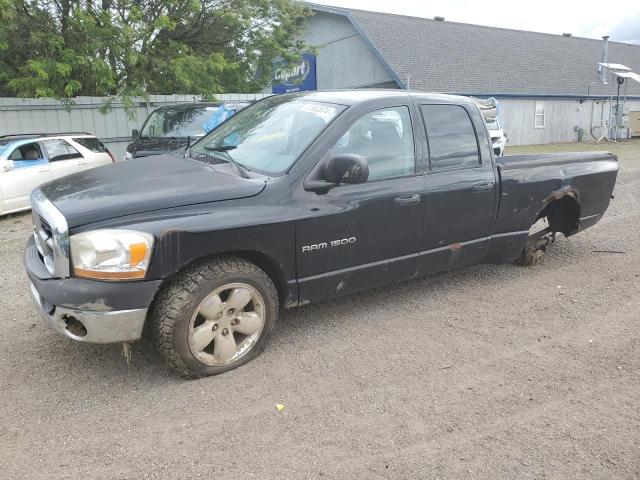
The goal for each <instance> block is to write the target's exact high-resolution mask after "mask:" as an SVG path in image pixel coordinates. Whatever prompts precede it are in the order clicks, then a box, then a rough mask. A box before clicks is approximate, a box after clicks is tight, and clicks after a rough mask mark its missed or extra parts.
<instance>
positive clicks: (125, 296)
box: [24, 238, 162, 343]
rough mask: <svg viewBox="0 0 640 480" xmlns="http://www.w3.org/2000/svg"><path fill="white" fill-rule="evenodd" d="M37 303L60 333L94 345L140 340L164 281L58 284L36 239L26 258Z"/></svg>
mask: <svg viewBox="0 0 640 480" xmlns="http://www.w3.org/2000/svg"><path fill="white" fill-rule="evenodd" d="M24 266H25V269H26V271H27V275H28V277H29V280H30V290H31V297H32V299H33V302H34V304H35V305H36V307H37V308H38V311H39V312H40V313H41V314H42V316H43V317H44V318H45V319H46V321H47V323H48V324H49V325H50V326H51V328H53V329H54V330H55V331H57V332H59V333H61V334H62V335H64V336H66V337H68V338H71V339H73V340H77V341H81V342H88V343H119V342H130V341H134V340H138V339H139V338H140V336H141V335H142V328H143V326H144V321H145V319H146V316H147V310H148V309H149V306H150V305H151V302H152V301H153V297H154V296H155V293H156V292H157V291H158V289H159V288H160V284H161V283H162V281H161V280H150V281H135V282H101V281H97V280H88V279H82V278H53V277H52V276H51V275H50V274H49V272H48V271H47V270H46V268H44V263H43V262H42V259H41V258H40V257H39V254H38V251H37V249H36V247H35V243H34V240H33V238H31V239H29V242H28V243H27V247H26V249H25V253H24Z"/></svg>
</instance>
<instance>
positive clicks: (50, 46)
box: [0, 0, 309, 108]
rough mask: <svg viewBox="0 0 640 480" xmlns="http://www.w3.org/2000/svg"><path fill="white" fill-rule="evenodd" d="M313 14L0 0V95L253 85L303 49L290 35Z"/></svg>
mask: <svg viewBox="0 0 640 480" xmlns="http://www.w3.org/2000/svg"><path fill="white" fill-rule="evenodd" d="M308 13H309V11H308V9H306V8H304V7H303V6H301V5H300V4H298V3H296V2H292V1H291V0H0V95H5V96H6V95H17V96H20V97H34V96H46V97H54V98H59V99H63V100H65V99H66V100H67V101H72V98H73V97H75V96H77V95H94V96H107V97H111V98H112V99H115V98H121V99H123V100H124V101H125V104H126V103H127V102H131V98H132V97H133V96H138V95H147V94H179V93H189V94H198V95H202V96H203V97H205V98H211V97H213V96H215V94H217V93H224V92H229V91H234V92H254V91H256V90H258V89H260V88H262V87H263V86H265V85H266V84H267V83H268V81H269V79H270V74H271V68H272V62H273V60H274V59H276V58H277V57H280V56H285V57H289V58H290V57H294V56H297V55H299V54H300V53H301V52H302V51H303V50H304V49H306V48H307V46H306V45H304V44H303V43H300V42H295V41H294V38H295V34H296V32H297V31H298V30H299V29H300V27H301V26H302V25H303V24H304V21H305V18H306V16H307V15H308ZM108 106H109V104H108V103H107V105H106V107H107V108H108Z"/></svg>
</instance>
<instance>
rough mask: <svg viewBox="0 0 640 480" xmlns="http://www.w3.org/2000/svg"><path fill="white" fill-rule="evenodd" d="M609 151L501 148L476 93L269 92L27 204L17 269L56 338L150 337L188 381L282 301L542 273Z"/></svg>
mask: <svg viewBox="0 0 640 480" xmlns="http://www.w3.org/2000/svg"><path fill="white" fill-rule="evenodd" d="M617 171H618V163H617V159H616V157H615V156H614V155H611V154H609V153H567V154H550V155H515V156H506V157H501V158H500V160H499V161H498V160H497V159H496V158H494V156H493V152H492V149H491V143H490V137H489V135H488V132H487V129H486V126H485V123H484V120H483V118H482V115H481V113H480V111H479V110H478V107H477V106H476V105H475V104H474V102H473V101H472V100H470V99H467V98H464V97H457V96H447V95H431V94H424V93H417V92H406V91H372V90H357V91H334V92H311V93H299V94H290V95H282V96H274V97H270V98H267V99H264V100H261V101H259V102H257V103H255V104H254V105H252V106H251V107H249V108H247V109H245V110H243V111H241V112H240V113H238V114H237V115H235V116H234V117H232V118H231V119H230V120H228V121H227V122H225V123H223V124H222V125H220V126H219V127H218V128H216V129H215V130H213V131H212V132H211V133H210V134H208V135H207V136H206V137H204V138H203V139H201V140H200V141H198V142H197V143H195V144H194V145H193V146H192V147H191V148H190V149H189V150H188V151H187V152H185V153H184V155H163V156H162V155H161V156H155V157H152V158H149V159H144V158H142V159H140V160H139V161H136V162H124V163H118V164H115V165H109V166H105V167H100V168H96V169H93V170H88V171H84V172H81V173H78V174H75V175H71V176H68V177H65V178H63V179H60V180H57V181H55V182H51V183H48V184H45V185H43V186H41V187H40V188H39V189H36V190H34V191H33V193H32V197H31V198H32V204H33V223H34V235H33V238H31V239H30V240H29V242H28V244H27V247H26V251H25V258H24V263H25V267H26V270H27V273H28V276H29V279H30V281H31V292H32V296H33V299H34V301H35V303H36V305H37V308H38V309H39V310H40V311H41V312H42V313H43V315H44V317H45V318H46V319H47V321H48V322H49V324H50V325H51V326H52V327H53V328H54V329H55V330H57V331H58V332H60V333H62V334H63V335H65V336H67V337H69V338H72V339H74V340H78V341H85V342H94V343H115V342H132V341H135V340H137V339H139V338H140V337H141V335H142V331H143V326H145V325H146V326H147V328H148V330H149V331H150V334H151V335H153V336H154V338H155V341H156V342H157V344H158V347H159V349H160V351H161V352H162V353H163V355H164V356H165V357H166V359H167V361H168V363H169V365H170V366H171V367H173V368H174V369H175V370H177V371H178V372H180V373H181V374H183V375H185V376H202V375H211V374H217V373H221V372H224V371H227V370H230V369H232V368H235V367H237V366H239V365H241V364H243V363H245V362H247V361H248V360H249V359H251V358H253V357H255V356H256V355H257V354H258V352H259V351H260V349H261V347H262V345H263V344H264V342H265V339H266V338H267V335H268V334H269V332H270V331H271V329H272V328H273V325H274V322H275V321H276V319H277V317H278V310H279V308H280V307H293V306H297V305H303V304H307V303H310V302H316V301H319V300H324V299H328V298H332V297H335V296H336V295H340V294H346V293H352V292H356V291H359V290H362V289H367V288H371V287H376V286H381V285H386V284H389V283H392V282H398V281H402V280H407V279H411V278H415V277H419V276H424V275H428V274H431V273H434V272H440V271H444V270H450V269H454V268H460V267H464V266H467V265H471V264H473V263H477V262H514V261H517V262H520V263H522V264H527V265H531V264H536V263H539V262H540V260H541V259H542V257H543V255H544V253H545V251H546V249H547V248H548V246H549V245H550V244H551V242H552V241H553V239H554V237H555V235H556V234H557V233H561V234H563V235H564V236H569V235H573V234H575V233H577V232H579V231H580V230H583V229H585V228H587V227H589V226H591V225H593V224H595V223H596V222H597V221H598V220H599V219H600V218H601V217H602V215H603V214H604V212H605V210H606V209H607V207H608V205H609V201H610V199H611V197H612V191H613V188H614V185H615V181H616V176H617Z"/></svg>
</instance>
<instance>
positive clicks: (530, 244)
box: [516, 229, 556, 267]
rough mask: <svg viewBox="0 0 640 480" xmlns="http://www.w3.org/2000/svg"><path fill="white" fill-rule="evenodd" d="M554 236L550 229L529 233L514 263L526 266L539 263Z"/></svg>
mask: <svg viewBox="0 0 640 480" xmlns="http://www.w3.org/2000/svg"><path fill="white" fill-rule="evenodd" d="M555 238H556V237H555V234H554V233H553V232H551V231H550V229H545V230H543V231H541V232H538V233H537V234H534V235H530V236H529V238H528V239H527V241H526V243H525V246H524V249H523V250H522V253H521V254H520V256H519V257H518V259H517V260H516V263H517V264H518V265H523V266H526V267H530V266H534V265H540V264H541V263H542V261H543V260H544V257H545V256H546V254H547V250H548V249H549V247H550V246H551V244H552V243H553V242H554V241H555Z"/></svg>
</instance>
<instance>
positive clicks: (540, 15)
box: [314, 0, 640, 44]
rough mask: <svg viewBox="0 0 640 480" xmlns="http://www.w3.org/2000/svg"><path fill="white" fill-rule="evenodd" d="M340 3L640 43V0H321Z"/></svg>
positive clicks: (332, 3) (326, 3)
mask: <svg viewBox="0 0 640 480" xmlns="http://www.w3.org/2000/svg"><path fill="white" fill-rule="evenodd" d="M314 3H319V4H323V5H333V6H337V7H348V8H357V9H361V10H373V11H377V12H388V13H397V14H400V15H411V16H416V17H426V18H433V17H434V16H441V17H445V19H446V20H449V21H452V22H462V23H473V24H476V25H488V26H491V27H504V28H515V29H518V30H530V31H534V32H545V33H555V34H561V33H571V34H573V35H574V36H576V37H588V38H598V39H599V38H601V37H602V35H610V36H611V40H615V41H618V42H625V43H637V44H640V0H616V1H615V2H603V1H602V0H599V1H596V0H582V1H579V2H577V1H566V0H533V1H532V0H529V1H527V2H522V1H519V0H511V1H509V0H491V1H481V0H475V1H474V0H448V1H447V0H413V1H412V0H316V1H315V2H314ZM605 7H607V8H605Z"/></svg>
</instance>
